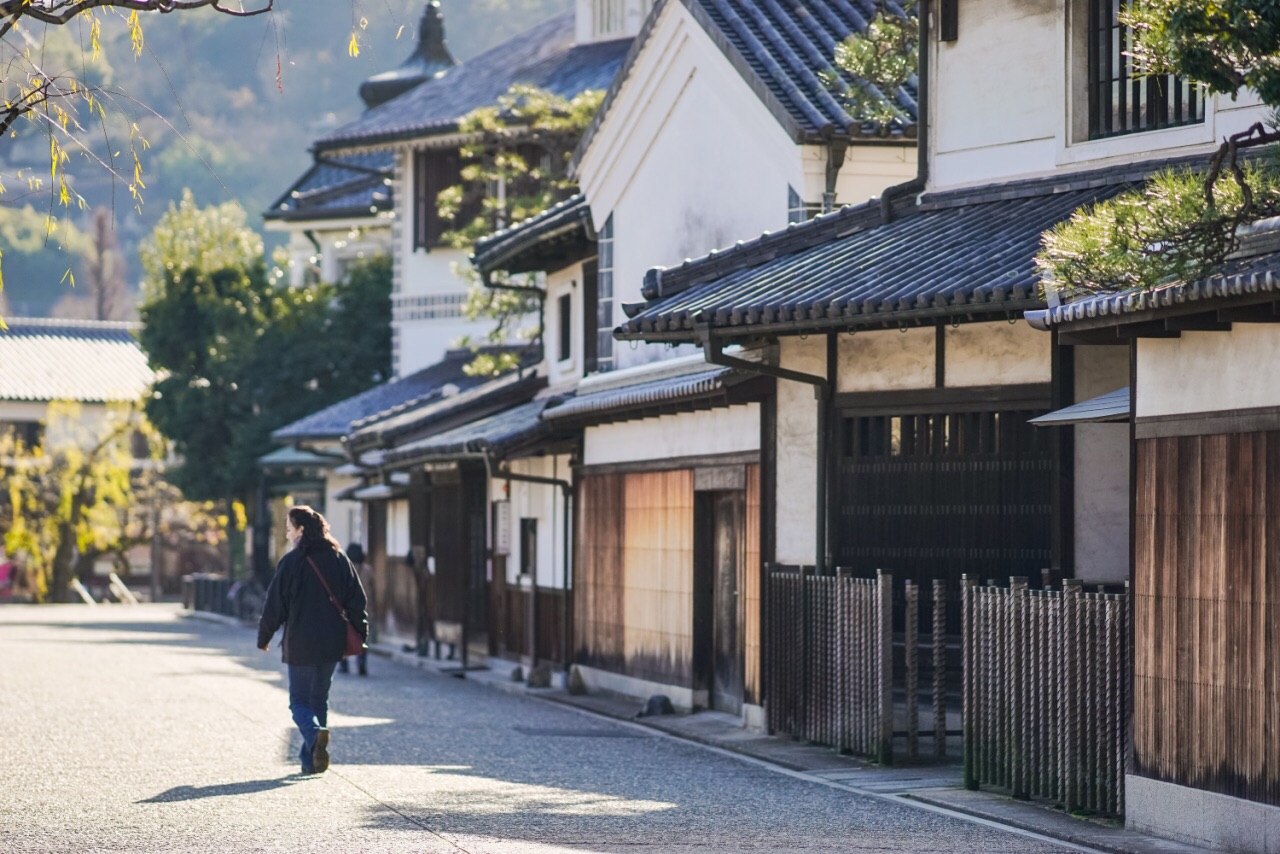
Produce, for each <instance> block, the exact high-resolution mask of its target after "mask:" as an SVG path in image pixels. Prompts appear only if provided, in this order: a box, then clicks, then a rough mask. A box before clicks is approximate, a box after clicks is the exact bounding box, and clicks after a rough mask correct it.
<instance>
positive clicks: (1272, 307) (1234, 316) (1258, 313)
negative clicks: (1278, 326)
mask: <svg viewBox="0 0 1280 854" xmlns="http://www.w3.org/2000/svg"><path fill="white" fill-rule="evenodd" d="M1218 320H1219V321H1220V322H1222V323H1280V304H1277V303H1274V302H1268V303H1261V304H1259V305H1246V306H1240V307H1238V308H1220V309H1218Z"/></svg>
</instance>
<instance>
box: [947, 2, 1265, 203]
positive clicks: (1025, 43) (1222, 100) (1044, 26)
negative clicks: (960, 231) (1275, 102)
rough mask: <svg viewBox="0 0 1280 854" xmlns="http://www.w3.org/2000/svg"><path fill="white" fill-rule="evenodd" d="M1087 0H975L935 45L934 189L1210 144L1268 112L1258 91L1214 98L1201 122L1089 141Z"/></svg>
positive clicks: (1193, 149) (1089, 166)
mask: <svg viewBox="0 0 1280 854" xmlns="http://www.w3.org/2000/svg"><path fill="white" fill-rule="evenodd" d="M1077 9H1079V10H1083V9H1084V5H1083V0H1026V1H1025V2H1024V0H977V2H975V3H972V4H969V5H967V6H966V7H965V8H964V10H963V12H962V13H961V23H960V35H959V38H958V39H957V40H956V41H954V42H935V43H934V44H933V46H932V51H933V55H932V57H931V59H932V69H933V74H932V78H933V79H932V81H931V84H932V87H933V88H932V93H933V94H932V96H931V113H932V119H933V120H932V122H931V125H930V131H931V139H930V176H929V179H930V186H931V188H935V189H942V188H949V187H957V186H963V185H970V184H982V183H991V182H1000V181H1006V180H1012V179H1015V178H1021V177H1031V176H1036V175H1046V174H1050V173H1061V172H1063V171H1070V170H1080V169H1092V168H1097V167H1100V166H1106V165H1111V164H1113V163H1123V162H1130V161H1139V160H1148V159H1153V158H1155V157H1163V156H1174V155H1178V154H1192V153H1195V152H1197V151H1209V150H1211V149H1212V148H1213V147H1214V146H1215V144H1216V143H1215V141H1216V140H1220V139H1221V138H1222V137H1224V136H1226V135H1227V134H1230V133H1234V132H1235V131H1238V130H1242V129H1244V128H1246V127H1248V126H1249V125H1250V124H1252V123H1253V122H1255V121H1259V120H1264V119H1265V118H1266V111H1265V110H1264V109H1263V108H1262V107H1261V106H1260V105H1259V104H1258V102H1257V100H1256V98H1252V97H1249V96H1244V97H1242V98H1241V99H1239V100H1238V101H1231V99H1230V98H1228V97H1215V98H1212V99H1211V100H1210V102H1209V104H1208V106H1207V108H1206V116H1205V122H1204V124H1201V125H1192V126H1187V127H1181V128H1170V129H1166V130H1160V131H1150V132H1145V133H1136V134H1128V135H1124V136H1118V137H1112V138H1110V139H1105V140H1095V141H1088V140H1087V139H1085V138H1084V137H1085V135H1086V134H1087V122H1086V121H1085V119H1084V118H1083V116H1084V112H1083V108H1084V96H1083V86H1082V83H1081V80H1082V79H1083V78H1082V75H1084V74H1085V68H1084V65H1083V63H1084V61H1085V57H1086V53H1085V51H1084V50H1083V48H1082V47H1081V46H1080V45H1081V44H1082V43H1081V41H1080V39H1079V37H1078V36H1075V35H1073V34H1072V31H1073V30H1075V29H1076V28H1077V27H1078V26H1079V25H1080V21H1081V18H1080V17H1078V16H1077V17H1075V18H1072V17H1070V16H1071V15H1074V14H1075V12H1076V10H1077Z"/></svg>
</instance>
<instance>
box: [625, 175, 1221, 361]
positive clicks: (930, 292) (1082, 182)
mask: <svg viewBox="0 0 1280 854" xmlns="http://www.w3.org/2000/svg"><path fill="white" fill-rule="evenodd" d="M1200 159H1203V158H1200ZM1187 162H1189V161H1188V158H1180V159H1178V160H1165V161H1159V162H1151V163H1145V164H1125V165H1123V166H1117V167H1109V168H1107V169H1100V170H1093V171H1089V172H1079V173H1073V174H1068V175H1054V176H1051V177H1048V178H1039V179H1033V180H1024V181H1017V182H1010V183H1006V184H999V185H989V186H982V187H975V188H968V189H964V190H957V191H951V192H945V193H938V194H932V195H926V196H923V197H921V198H920V199H919V200H918V201H916V202H914V203H912V201H911V200H903V201H902V202H900V203H898V204H897V205H896V206H895V212H896V218H894V219H891V220H890V221H889V222H888V223H883V222H882V220H881V218H880V215H879V210H878V203H877V202H874V201H873V202H871V203H868V204H865V205H861V206H858V207H849V208H844V209H843V210H840V211H837V212H835V213H832V214H828V215H825V216H822V217H818V218H817V219H815V220H811V221H810V222H807V223H802V224H797V225H793V226H790V227H788V228H787V229H786V230H785V231H781V232H776V233H773V234H767V233H766V234H764V235H762V236H761V237H759V238H757V239H755V240H751V241H747V242H745V243H740V244H738V245H737V246H735V247H733V248H730V249H728V250H725V251H722V252H713V253H711V254H709V255H707V256H704V257H703V258H700V259H696V260H693V261H687V262H685V263H684V264H682V265H681V266H679V267H676V268H673V269H670V270H663V269H657V270H651V271H649V273H648V274H646V277H645V284H644V287H643V294H644V296H645V298H646V299H647V300H648V302H647V303H646V304H642V305H639V306H634V305H633V306H625V307H624V308H626V309H627V313H628V315H629V319H628V321H627V322H626V323H624V324H623V325H622V326H620V327H619V328H618V329H617V330H616V331H615V337H617V338H619V339H622V340H646V341H682V342H683V341H694V340H696V339H697V336H698V332H697V330H698V329H699V328H700V327H702V326H703V325H705V327H706V328H707V330H708V331H709V332H710V333H711V334H713V335H716V336H719V337H727V338H748V337H752V336H755V335H761V334H766V335H775V334H803V333H805V332H807V331H815V332H816V331H826V330H838V329H856V328H892V327H897V326H906V325H922V324H933V323H938V322H942V321H948V322H958V321H968V320H982V319H991V318H995V317H1004V318H1011V317H1016V316H1019V315H1021V314H1022V313H1023V312H1025V311H1028V310H1033V309H1037V308H1042V307H1043V306H1044V301H1043V299H1042V297H1041V295H1040V293H1039V274H1038V272H1037V270H1036V268H1035V265H1034V263H1033V259H1034V256H1035V254H1036V253H1037V252H1038V251H1039V248H1040V240H1041V235H1042V233H1043V232H1044V231H1045V230H1047V229H1048V228H1050V227H1052V226H1053V225H1055V224H1057V223H1058V222H1061V221H1062V220H1064V219H1066V218H1067V217H1069V216H1070V215H1071V214H1072V213H1073V212H1074V211H1075V210H1077V209H1079V208H1080V207H1083V206H1086V205H1088V204H1091V203H1093V202H1095V201H1098V200H1100V199H1105V198H1109V197H1111V196H1114V195H1116V194H1118V193H1120V192H1122V191H1123V190H1125V189H1126V188H1128V187H1130V186H1132V185H1134V184H1135V183H1137V182H1140V181H1142V180H1145V179H1146V178H1147V177H1149V176H1150V174H1152V172H1154V171H1155V170H1157V169H1159V168H1163V167H1166V166H1169V165H1178V164H1185V163H1187Z"/></svg>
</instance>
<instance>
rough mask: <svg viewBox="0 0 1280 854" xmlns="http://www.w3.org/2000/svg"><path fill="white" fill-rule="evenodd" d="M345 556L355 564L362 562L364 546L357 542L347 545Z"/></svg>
mask: <svg viewBox="0 0 1280 854" xmlns="http://www.w3.org/2000/svg"><path fill="white" fill-rule="evenodd" d="M347 557H348V558H350V560H351V562H352V563H354V564H356V565H357V566H359V565H360V564H362V563H364V546H362V545H360V544H359V543H352V544H351V545H349V546H347Z"/></svg>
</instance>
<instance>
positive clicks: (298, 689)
mask: <svg viewBox="0 0 1280 854" xmlns="http://www.w3.org/2000/svg"><path fill="white" fill-rule="evenodd" d="M336 666H337V662H332V663H330V664H312V665H295V664H290V665H289V711H290V712H292V713H293V722H294V723H295V724H297V725H298V732H300V733H302V751H301V753H300V755H299V758H300V759H301V760H302V765H303V767H304V768H306V767H308V766H309V765H310V764H311V748H312V746H313V745H314V744H315V743H316V730H318V729H320V728H321V727H328V726H329V685H330V684H331V683H332V682H333V668H334V667H336Z"/></svg>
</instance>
